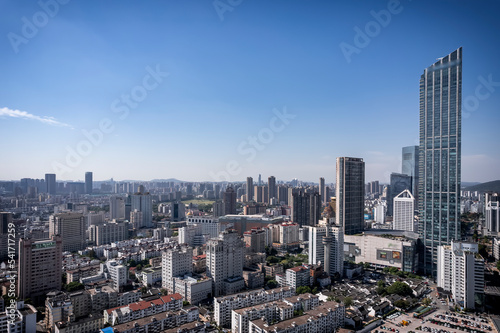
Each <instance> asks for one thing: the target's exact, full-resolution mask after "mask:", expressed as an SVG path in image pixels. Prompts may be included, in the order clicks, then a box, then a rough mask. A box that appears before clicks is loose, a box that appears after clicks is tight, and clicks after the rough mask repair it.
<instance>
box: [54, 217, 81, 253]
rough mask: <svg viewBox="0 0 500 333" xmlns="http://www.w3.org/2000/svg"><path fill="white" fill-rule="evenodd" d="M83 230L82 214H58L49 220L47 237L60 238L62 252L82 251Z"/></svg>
mask: <svg viewBox="0 0 500 333" xmlns="http://www.w3.org/2000/svg"><path fill="white" fill-rule="evenodd" d="M85 230H86V227H85V219H84V217H83V214H82V213H59V214H54V215H51V216H50V218H49V235H50V236H51V237H52V236H56V235H60V236H61V237H62V249H63V251H70V252H74V251H78V250H83V249H84V248H85V246H86V235H85Z"/></svg>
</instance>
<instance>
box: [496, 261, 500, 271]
mask: <svg viewBox="0 0 500 333" xmlns="http://www.w3.org/2000/svg"><path fill="white" fill-rule="evenodd" d="M497 269H498V270H499V271H500V260H499V261H497Z"/></svg>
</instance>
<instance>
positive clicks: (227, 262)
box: [207, 229, 245, 297]
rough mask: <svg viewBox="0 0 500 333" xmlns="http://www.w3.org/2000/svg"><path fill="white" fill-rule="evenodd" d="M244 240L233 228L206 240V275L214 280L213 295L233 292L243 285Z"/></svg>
mask: <svg viewBox="0 0 500 333" xmlns="http://www.w3.org/2000/svg"><path fill="white" fill-rule="evenodd" d="M244 249H245V242H244V241H243V240H242V239H241V237H240V236H239V235H238V233H237V232H236V231H235V230H233V229H226V230H224V231H223V232H221V233H220V234H219V237H218V238H212V239H210V240H209V241H208V242H207V275H208V276H209V277H211V278H212V279H213V281H214V283H213V288H214V292H213V294H212V295H213V296H215V297H218V296H222V295H227V294H234V293H236V292H238V291H239V290H241V289H243V288H244V287H245V280H243V277H242V275H243V259H244Z"/></svg>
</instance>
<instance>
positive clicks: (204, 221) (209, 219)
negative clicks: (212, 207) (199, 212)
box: [186, 216, 226, 238]
mask: <svg viewBox="0 0 500 333" xmlns="http://www.w3.org/2000/svg"><path fill="white" fill-rule="evenodd" d="M192 224H196V225H201V233H202V234H203V235H209V236H208V237H209V238H214V237H217V236H218V235H219V232H222V231H224V229H225V228H226V225H221V224H219V220H218V219H217V218H214V217H213V216H188V217H187V221H186V225H192Z"/></svg>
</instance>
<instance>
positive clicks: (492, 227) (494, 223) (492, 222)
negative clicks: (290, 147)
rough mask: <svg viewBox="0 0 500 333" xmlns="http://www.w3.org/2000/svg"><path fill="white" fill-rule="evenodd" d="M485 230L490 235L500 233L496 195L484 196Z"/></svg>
mask: <svg viewBox="0 0 500 333" xmlns="http://www.w3.org/2000/svg"><path fill="white" fill-rule="evenodd" d="M485 203H486V207H485V213H486V221H485V222H486V229H487V230H488V233H489V234H490V235H495V236H496V235H498V234H499V233H500V196H499V195H498V193H486V194H485Z"/></svg>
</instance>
